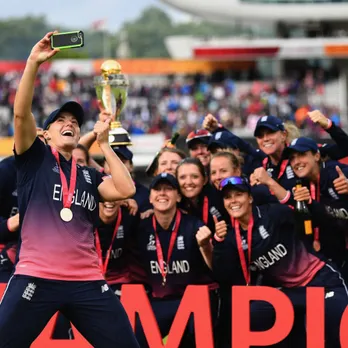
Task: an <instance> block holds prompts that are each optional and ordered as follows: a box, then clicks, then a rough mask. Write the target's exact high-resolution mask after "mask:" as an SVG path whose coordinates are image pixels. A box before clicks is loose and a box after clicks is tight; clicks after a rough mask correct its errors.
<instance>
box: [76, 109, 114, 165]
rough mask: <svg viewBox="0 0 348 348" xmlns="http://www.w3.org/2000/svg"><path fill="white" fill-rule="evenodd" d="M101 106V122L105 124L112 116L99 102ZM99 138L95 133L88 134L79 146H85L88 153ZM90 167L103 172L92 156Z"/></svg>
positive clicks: (81, 139)
mask: <svg viewBox="0 0 348 348" xmlns="http://www.w3.org/2000/svg"><path fill="white" fill-rule="evenodd" d="M98 104H99V109H100V113H99V121H102V122H105V120H106V119H107V118H109V117H110V116H111V114H110V113H109V112H108V111H106V110H105V109H104V108H103V107H102V105H101V103H100V102H98ZM96 139H97V136H96V134H95V133H94V131H91V132H88V133H86V134H85V135H84V136H82V137H81V138H80V140H79V144H81V145H83V146H84V147H85V148H86V149H87V150H88V151H89V149H90V148H91V146H92V145H93V143H94V142H95V141H96ZM88 166H89V167H92V168H95V169H97V170H98V171H102V169H103V167H102V166H100V165H99V164H98V163H97V162H96V161H95V160H94V159H93V158H92V156H91V157H90V158H89V163H88Z"/></svg>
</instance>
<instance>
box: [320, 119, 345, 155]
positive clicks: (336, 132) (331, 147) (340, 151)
mask: <svg viewBox="0 0 348 348" xmlns="http://www.w3.org/2000/svg"><path fill="white" fill-rule="evenodd" d="M326 131H327V132H328V133H329V134H330V136H331V138H332V139H333V140H334V141H335V143H336V144H324V145H323V146H322V147H321V148H320V153H321V154H322V155H327V156H329V157H330V158H331V159H332V160H339V159H341V158H344V157H346V156H348V135H347V134H346V133H345V132H344V131H343V130H342V129H341V128H340V127H338V126H336V125H335V124H334V123H333V122H332V124H331V127H330V128H329V129H326Z"/></svg>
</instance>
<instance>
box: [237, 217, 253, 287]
mask: <svg viewBox="0 0 348 348" xmlns="http://www.w3.org/2000/svg"><path fill="white" fill-rule="evenodd" d="M234 224H235V227H234V229H235V231H236V241H237V248H238V254H239V259H240V264H241V266H242V270H243V275H244V279H245V282H246V285H249V284H250V280H251V274H250V264H251V243H252V233H253V227H254V218H253V216H251V218H250V220H249V223H248V234H247V242H248V264H247V262H246V259H245V254H244V250H243V244H242V237H241V234H240V228H239V221H238V220H235V221H234Z"/></svg>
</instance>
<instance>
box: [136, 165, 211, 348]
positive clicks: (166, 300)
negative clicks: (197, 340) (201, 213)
mask: <svg viewBox="0 0 348 348" xmlns="http://www.w3.org/2000/svg"><path fill="white" fill-rule="evenodd" d="M196 160H197V161H198V162H199V160H198V159H196ZM199 163H200V162H199ZM180 200H181V195H180V193H179V184H178V182H177V180H176V178H175V177H174V176H172V175H171V174H167V173H162V174H160V175H157V176H156V177H155V178H154V179H153V181H152V182H151V185H150V202H151V203H152V205H153V209H154V214H153V215H152V216H150V217H148V218H146V219H143V220H141V221H140V224H139V226H138V229H137V231H136V234H135V235H136V238H137V243H136V244H137V254H138V255H139V258H140V260H141V264H142V265H143V267H144V269H145V272H146V273H147V280H148V282H149V286H150V287H151V289H152V292H151V293H150V294H149V295H150V302H151V305H152V308H153V311H154V314H155V316H156V319H157V321H158V323H159V327H160V331H161V335H162V337H164V336H166V335H167V334H168V333H169V329H170V327H171V324H172V321H173V319H174V317H175V314H176V312H177V309H178V307H179V304H180V300H181V298H182V296H183V294H184V292H185V289H186V286H188V285H190V284H208V285H210V287H209V288H210V289H214V290H215V289H216V287H217V285H216V284H214V283H213V281H212V278H211V277H210V271H209V269H208V267H210V266H211V256H212V245H211V243H210V239H211V235H212V234H211V232H210V230H209V228H208V227H206V226H204V225H203V223H202V221H200V220H199V219H198V218H196V217H195V216H191V215H189V214H184V213H183V212H181V210H180V209H178V208H177V203H178V202H179V201H180ZM207 265H208V267H207ZM214 290H212V291H211V293H210V296H211V306H212V313H213V315H214V318H215V314H216V313H217V312H216V309H217V302H216V300H217V297H216V293H215V291H214ZM188 331H189V333H188V335H187V337H185V339H184V341H185V343H186V344H187V345H185V344H184V343H183V342H182V343H183V344H184V345H185V347H194V346H195V345H194V340H193V337H194V336H193V322H192V319H191V320H190V321H189V327H188ZM136 333H137V338H138V342H139V343H140V345H141V347H147V343H146V339H145V337H144V333H143V331H142V329H141V328H140V325H139V323H138V327H137V329H136Z"/></svg>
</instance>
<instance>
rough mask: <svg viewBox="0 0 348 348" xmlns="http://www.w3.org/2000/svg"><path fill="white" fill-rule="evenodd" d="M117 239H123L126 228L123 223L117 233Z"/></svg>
mask: <svg viewBox="0 0 348 348" xmlns="http://www.w3.org/2000/svg"><path fill="white" fill-rule="evenodd" d="M116 238H117V239H122V238H124V229H123V226H122V225H121V226H120V227H119V228H118V230H117V235H116Z"/></svg>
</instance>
